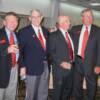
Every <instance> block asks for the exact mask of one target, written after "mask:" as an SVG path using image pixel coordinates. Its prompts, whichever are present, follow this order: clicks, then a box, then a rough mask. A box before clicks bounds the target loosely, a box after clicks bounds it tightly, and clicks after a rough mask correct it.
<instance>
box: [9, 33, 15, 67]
mask: <svg viewBox="0 0 100 100" xmlns="http://www.w3.org/2000/svg"><path fill="white" fill-rule="evenodd" d="M13 44H14V35H13V33H10V45H13ZM11 60H12V67H14V66H15V63H16V54H15V53H11Z"/></svg>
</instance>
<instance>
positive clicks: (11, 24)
mask: <svg viewBox="0 0 100 100" xmlns="http://www.w3.org/2000/svg"><path fill="white" fill-rule="evenodd" d="M3 23H4V26H5V27H6V28H7V29H8V30H9V31H11V32H13V31H15V30H16V28H17V26H18V18H17V17H15V16H13V15H8V16H6V17H5V19H4V21H3Z"/></svg>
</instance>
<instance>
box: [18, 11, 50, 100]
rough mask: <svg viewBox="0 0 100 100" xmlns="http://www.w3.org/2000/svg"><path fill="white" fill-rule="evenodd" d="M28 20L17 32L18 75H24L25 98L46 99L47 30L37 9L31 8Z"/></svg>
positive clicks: (27, 99) (28, 99) (31, 99)
mask: <svg viewBox="0 0 100 100" xmlns="http://www.w3.org/2000/svg"><path fill="white" fill-rule="evenodd" d="M29 20H30V22H31V24H30V25H29V26H26V27H25V28H23V29H21V30H19V33H18V34H19V35H18V37H19V46H20V51H21V54H20V59H19V64H20V67H21V70H20V75H21V76H26V100H47V96H48V63H47V38H48V30H47V29H46V28H44V27H42V26H41V21H42V14H41V12H40V11H39V10H32V11H31V15H30V17H29Z"/></svg>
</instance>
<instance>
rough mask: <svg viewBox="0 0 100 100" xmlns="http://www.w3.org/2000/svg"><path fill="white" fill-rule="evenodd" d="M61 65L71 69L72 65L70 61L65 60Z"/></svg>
mask: <svg viewBox="0 0 100 100" xmlns="http://www.w3.org/2000/svg"><path fill="white" fill-rule="evenodd" d="M60 66H61V67H62V68H64V69H71V67H72V65H71V64H70V63H67V62H65V61H63V62H62V63H61V64H60Z"/></svg>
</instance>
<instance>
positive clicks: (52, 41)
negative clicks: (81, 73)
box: [49, 30, 71, 75]
mask: <svg viewBox="0 0 100 100" xmlns="http://www.w3.org/2000/svg"><path fill="white" fill-rule="evenodd" d="M70 36H71V34H70ZM49 49H50V53H51V57H52V60H53V64H54V66H55V73H56V74H57V75H61V74H62V75H63V74H67V73H66V72H67V71H68V70H66V69H63V68H62V67H61V66H60V64H61V62H63V61H66V62H70V56H69V51H68V45H67V42H66V40H65V38H64V36H63V34H62V33H61V31H60V30H57V31H55V32H53V33H51V34H50V37H49ZM59 73H60V74H59Z"/></svg>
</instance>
